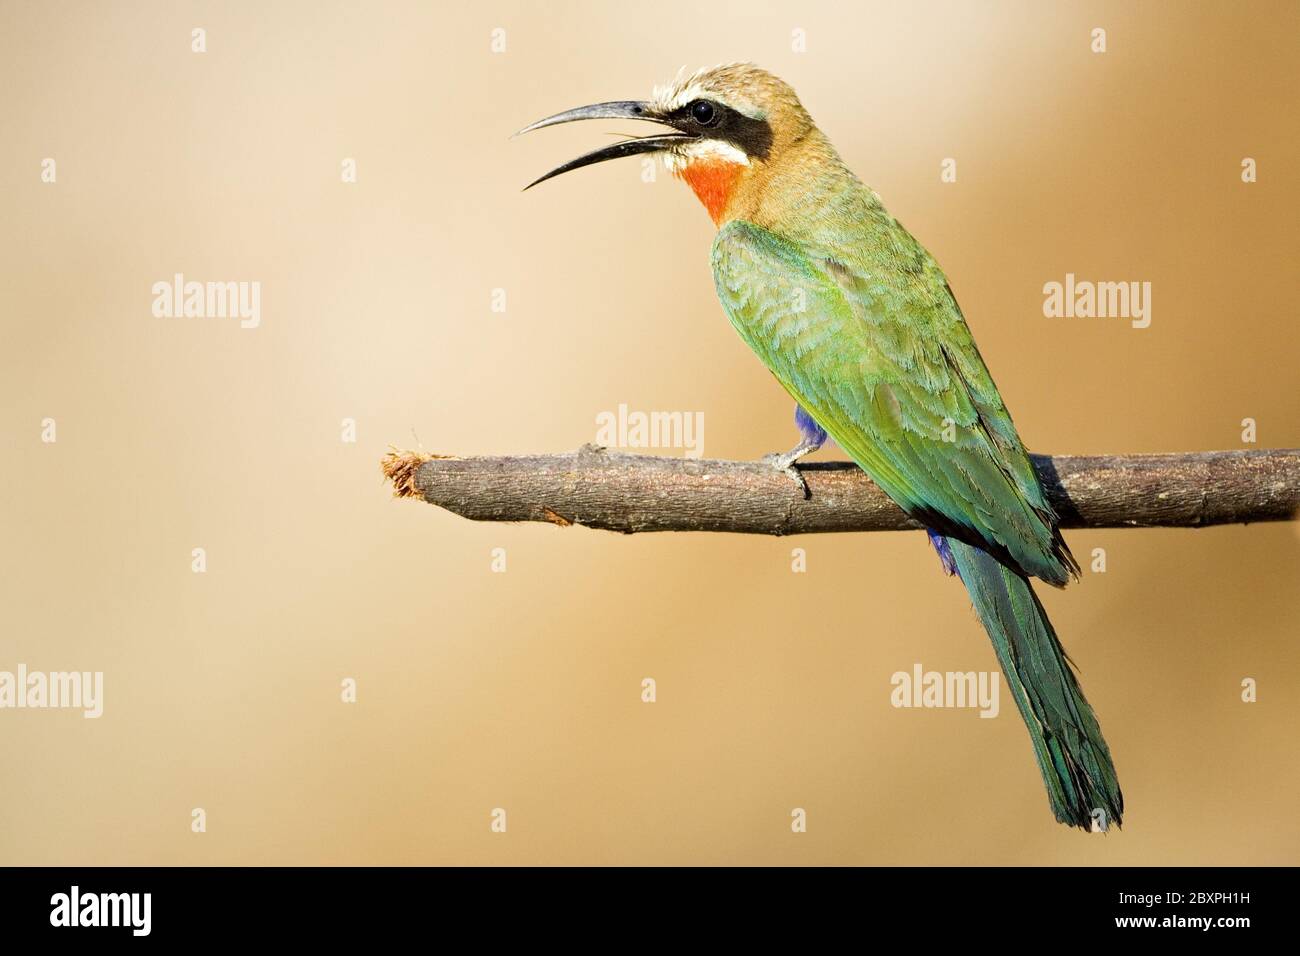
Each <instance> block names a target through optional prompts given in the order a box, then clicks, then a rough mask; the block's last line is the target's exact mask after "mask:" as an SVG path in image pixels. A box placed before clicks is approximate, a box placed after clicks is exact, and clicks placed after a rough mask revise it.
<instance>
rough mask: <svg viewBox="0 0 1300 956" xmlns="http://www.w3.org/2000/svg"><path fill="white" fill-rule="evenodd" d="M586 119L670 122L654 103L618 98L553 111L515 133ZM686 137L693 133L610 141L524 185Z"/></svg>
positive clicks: (533, 183)
mask: <svg viewBox="0 0 1300 956" xmlns="http://www.w3.org/2000/svg"><path fill="white" fill-rule="evenodd" d="M589 119H636V120H645V121H647V122H651V123H663V124H665V125H671V124H670V123H669V121H668V120H667V119H665V118H664V117H662V116H659V115H658V114H656V112H655V110H654V107H653V106H652V105H651V104H650V103H641V102H637V101H635V100H618V101H614V102H611V103H593V104H592V105H591V106H579V107H578V108H577V109H573V110H565V111H564V112H563V113H556V114H555V115H554V116H548V117H546V119H540V120H538V121H537V122H536V123H532V124H530V125H528V126H525V127H524V128H523V129H521V130H520V131H519V132H518V133H515V135H516V136H522V135H523V134H524V133H530V132H532V131H533V130H535V129H542V128H543V127H545V126H558V125H560V124H561V123H574V122H577V121H578V120H589ZM689 139H695V137H694V136H690V135H688V134H686V133H663V134H660V135H658V136H642V137H640V138H639V139H629V140H624V141H623V142H621V143H614V144H613V145H612V146H604V147H601V148H600V149H596V150H592V151H591V152H590V153H586V154H584V155H582V156H579V157H578V158H577V159H571V160H569V162H567V163H565V164H564V165H563V166H557V167H556V168H555V169H552V170H551V171H550V172H549V173H547V174H546V175H545V176H540V177H538V178H537V179H534V180H533V181H532V182H531V183H529V184H528V185H527V186H525V187H524V189H525V190H529V189H532V188H533V187H534V186H536V185H537V184H538V183H544V182H546V180H548V179H551V178H553V177H555V176H558V175H560V174H561V173H567V172H569V171H570V170H573V169H581V168H582V167H583V166H590V165H592V164H593V163H603V162H604V161H605V160H607V159H619V158H620V157H623V156H636V155H637V154H638V153H656V152H659V151H660V150H662V149H667V148H668V147H670V146H672V145H673V144H674V143H680V142H682V141H683V140H689Z"/></svg>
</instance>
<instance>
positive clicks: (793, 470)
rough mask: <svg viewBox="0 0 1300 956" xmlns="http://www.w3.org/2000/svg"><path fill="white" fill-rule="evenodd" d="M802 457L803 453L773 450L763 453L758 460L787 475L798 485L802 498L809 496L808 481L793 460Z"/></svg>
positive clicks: (795, 460) (810, 494)
mask: <svg viewBox="0 0 1300 956" xmlns="http://www.w3.org/2000/svg"><path fill="white" fill-rule="evenodd" d="M802 457H803V455H801V454H795V453H794V452H785V453H777V452H773V453H772V454H770V455H764V456H763V457H762V458H761V459H760V461H762V462H763V464H765V465H771V466H772V467H773V468H775V469H776V470H777V471H779V472H781V473H782V474H784V475H786V476H788V477H789V478H790V480H791V481H793V482H794V483H795V485H797V486H798V488H799V491H800V493H801V494H802V495H803V496H804V498H811V497H812V492H811V491H810V490H809V488H808V482H807V480H806V479H805V478H804V476H803V473H802V472H801V471H800V470H799V468H798V466H797V465H796V464H795V462H797V461H798V460H799V459H800V458H802Z"/></svg>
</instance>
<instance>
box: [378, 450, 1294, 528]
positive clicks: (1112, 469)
mask: <svg viewBox="0 0 1300 956" xmlns="http://www.w3.org/2000/svg"><path fill="white" fill-rule="evenodd" d="M1034 466H1035V467H1036V468H1037V469H1038V474H1039V476H1040V477H1041V478H1042V481H1043V486H1044V487H1045V488H1046V490H1047V495H1048V497H1049V498H1050V499H1051V501H1052V504H1053V505H1054V506H1055V508H1056V510H1057V513H1058V514H1060V516H1061V525H1062V527H1065V528H1132V527H1174V528H1199V527H1205V526H1207V525H1216V524H1239V523H1245V522H1251V521H1285V520H1289V519H1292V518H1295V517H1296V512H1297V510H1298V509H1300V449H1276V450H1271V451H1216V452H1192V453H1186V454H1166V455H1098V456H1075V455H1059V456H1047V455H1035V456H1034ZM383 470H384V475H385V476H386V477H387V478H388V479H389V480H391V481H392V482H393V486H394V489H395V494H396V495H397V497H402V498H407V497H414V498H423V499H424V500H425V501H427V502H429V503H430V504H434V505H437V506H439V507H440V508H445V509H447V510H448V511H452V512H454V513H456V514H458V515H461V516H462V517H465V518H470V519H473V520H475V521H549V522H551V523H553V524H558V525H570V524H581V525H586V526H587V527H589V528H604V529H606V530H609V531H621V532H624V533H628V534H630V533H633V532H637V531H733V532H743V533H746V534H774V535H785V534H809V533H814V532H824V531H891V530H899V529H904V528H916V527H919V525H917V524H916V523H915V522H913V521H912V520H911V519H909V518H908V517H907V516H906V515H904V514H903V512H902V511H900V510H899V508H898V506H897V505H895V504H894V503H893V502H892V501H890V500H889V498H887V497H886V496H885V494H884V492H882V491H881V490H880V489H879V488H877V487H876V486H875V484H873V483H872V481H871V479H869V478H868V477H867V476H866V475H865V474H863V473H862V471H860V470H859V469H858V468H857V466H856V465H853V464H851V463H849V462H832V463H816V464H807V465H804V466H803V468H802V471H803V475H804V477H805V479H807V482H808V488H809V491H810V492H811V496H810V497H809V498H807V499H805V498H804V497H803V495H802V493H801V492H800V491H799V489H798V487H797V486H796V485H795V483H794V482H793V481H792V480H791V479H790V478H789V477H787V476H786V475H783V474H781V473H779V472H777V471H776V470H775V469H773V468H772V467H771V466H769V465H766V464H764V463H761V462H749V461H719V460H709V459H690V458H656V457H652V456H648V455H629V454H624V453H621V452H615V451H607V450H605V449H603V448H600V447H598V446H595V445H584V446H583V447H582V448H579V449H578V450H577V451H575V452H569V453H567V454H562V455H527V456H508V457H479V458H453V457H441V456H432V455H424V454H417V453H415V452H397V451H392V452H389V453H388V455H386V456H385V458H384V461H383Z"/></svg>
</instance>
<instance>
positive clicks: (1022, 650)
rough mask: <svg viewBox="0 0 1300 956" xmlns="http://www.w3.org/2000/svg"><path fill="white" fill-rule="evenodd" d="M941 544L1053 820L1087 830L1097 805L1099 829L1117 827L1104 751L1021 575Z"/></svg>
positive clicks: (1117, 802) (1120, 807) (1116, 802)
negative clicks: (1011, 704) (1029, 744)
mask: <svg viewBox="0 0 1300 956" xmlns="http://www.w3.org/2000/svg"><path fill="white" fill-rule="evenodd" d="M945 542H946V544H947V546H948V548H949V549H950V550H951V554H952V559H953V563H954V564H955V565H956V570H957V573H958V574H959V575H960V576H961V579H962V582H963V583H964V584H965V585H966V590H967V591H969V592H970V597H971V601H972V602H973V603H974V605H975V612H976V613H977V614H978V615H979V618H980V621H982V622H983V624H984V629H985V630H987V631H988V632H989V637H990V638H991V639H992V640H993V649H994V651H996V652H997V656H998V661H999V663H1001V665H1002V673H1003V674H1005V675H1006V679H1007V685H1008V686H1009V687H1010V688H1011V693H1012V696H1014V697H1015V701H1016V707H1017V708H1018V709H1019V711H1020V716H1021V717H1023V718H1024V721H1025V725H1026V726H1027V727H1028V728H1029V736H1030V739H1031V740H1032V741H1033V744H1034V756H1035V757H1037V758H1038V769H1039V770H1040V771H1041V772H1042V774H1043V783H1044V784H1045V785H1046V787H1047V797H1048V800H1049V801H1050V802H1051V805H1052V812H1053V813H1055V814H1056V819H1057V820H1059V821H1060V822H1062V823H1068V824H1071V825H1073V826H1077V827H1082V828H1083V829H1085V830H1087V829H1090V828H1091V825H1092V823H1093V820H1094V814H1095V811H1098V810H1100V811H1101V812H1102V814H1104V816H1101V817H1100V819H1099V822H1100V823H1101V824H1102V826H1103V828H1104V827H1106V826H1109V825H1110V824H1115V825H1116V826H1118V825H1120V823H1121V822H1122V818H1123V813H1124V795H1123V794H1122V793H1120V789H1119V780H1118V779H1117V778H1116V776H1115V765H1114V764H1113V763H1112V762H1111V759H1110V750H1109V748H1108V747H1107V746H1106V741H1105V740H1104V739H1103V738H1102V736H1101V728H1100V727H1099V726H1098V724H1097V717H1096V715H1095V714H1093V712H1092V708H1091V707H1090V706H1088V701H1087V700H1086V699H1084V696H1083V691H1082V689H1080V687H1079V682H1078V680H1076V678H1075V676H1074V670H1073V669H1072V668H1071V666H1070V664H1069V662H1068V661H1067V660H1066V657H1065V651H1064V650H1063V649H1062V647H1061V642H1060V641H1059V640H1057V637H1056V631H1055V630H1054V629H1053V628H1052V622H1051V621H1049V620H1048V619H1047V614H1046V612H1044V611H1043V606H1042V605H1041V604H1040V603H1039V602H1038V596H1037V595H1035V594H1034V590H1033V588H1032V587H1030V584H1029V581H1028V579H1026V578H1025V577H1024V576H1022V575H1020V574H1018V573H1017V572H1015V571H1013V570H1012V569H1010V568H1008V567H1007V566H1006V565H1004V564H1002V562H1000V561H998V559H997V558H995V557H993V556H992V555H989V554H988V553H986V552H984V551H981V550H979V549H978V548H974V547H971V546H970V545H967V544H963V543H962V542H960V541H957V540H955V539H953V538H947V539H945ZM942 553H943V552H942V550H941V551H940V554H941V555H942Z"/></svg>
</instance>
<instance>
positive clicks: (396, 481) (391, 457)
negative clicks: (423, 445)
mask: <svg viewBox="0 0 1300 956" xmlns="http://www.w3.org/2000/svg"><path fill="white" fill-rule="evenodd" d="M437 457H438V456H437V455H426V454H424V453H423V452H418V451H398V450H397V449H392V450H391V451H389V452H388V454H386V455H384V457H383V460H382V461H381V462H380V463H379V465H380V467H381V468H382V469H383V471H384V477H385V478H387V479H388V480H389V481H391V482H392V483H393V497H394V498H420V497H423V496H422V495H421V494H420V489H419V488H418V487H416V484H415V476H416V475H417V474H418V473H419V471H420V466H421V465H422V464H424V463H425V462H426V461H428V460H430V459H431V458H437Z"/></svg>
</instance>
